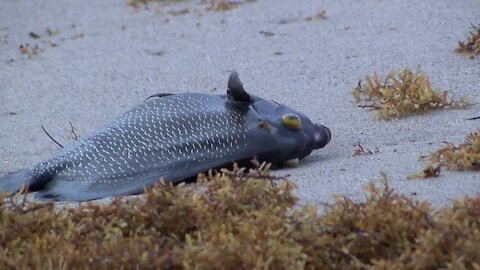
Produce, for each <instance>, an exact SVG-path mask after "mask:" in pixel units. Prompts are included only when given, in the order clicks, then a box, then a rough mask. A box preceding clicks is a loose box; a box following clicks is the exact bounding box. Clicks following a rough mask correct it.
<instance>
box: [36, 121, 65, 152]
mask: <svg viewBox="0 0 480 270" xmlns="http://www.w3.org/2000/svg"><path fill="white" fill-rule="evenodd" d="M41 127H42V129H43V132H45V134H47V136H48V137H49V138H50V140H52V141H53V142H54V143H56V144H57V145H58V146H60V147H61V148H63V145H61V144H60V143H59V142H57V141H56V140H55V139H54V138H53V137H52V136H50V134H48V132H47V131H46V130H45V128H44V127H43V126H41Z"/></svg>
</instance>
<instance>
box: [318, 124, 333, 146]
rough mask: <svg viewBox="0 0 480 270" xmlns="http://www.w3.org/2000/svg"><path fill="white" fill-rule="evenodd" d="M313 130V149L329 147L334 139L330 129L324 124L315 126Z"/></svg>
mask: <svg viewBox="0 0 480 270" xmlns="http://www.w3.org/2000/svg"><path fill="white" fill-rule="evenodd" d="M313 130H314V131H313V134H314V135H313V138H314V144H313V149H320V148H323V147H325V145H327V144H328V143H329V142H330V140H331V139H332V132H331V131H330V129H329V128H327V127H326V126H324V125H322V124H314V125H313Z"/></svg>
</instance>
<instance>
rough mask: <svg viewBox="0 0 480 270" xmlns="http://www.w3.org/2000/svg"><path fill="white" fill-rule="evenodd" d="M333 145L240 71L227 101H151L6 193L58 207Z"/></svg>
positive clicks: (19, 178) (13, 177)
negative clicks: (253, 88) (250, 87)
mask: <svg viewBox="0 0 480 270" xmlns="http://www.w3.org/2000/svg"><path fill="white" fill-rule="evenodd" d="M330 139H331V133H330V130H329V129H328V128H326V127H325V126H323V125H320V124H314V123H312V121H311V120H310V119H309V118H308V117H307V116H305V115H303V114H301V113H299V112H297V111H295V110H293V109H291V108H289V107H287V106H285V105H282V104H279V103H276V102H274V101H270V100H266V99H263V98H261V97H258V96H254V95H251V94H249V93H247V92H246V91H245V89H244V88H243V84H242V82H241V81H240V79H239V76H238V73H236V72H234V73H232V74H231V75H230V78H229V81H228V90H227V94H226V95H212V94H203V93H184V94H156V95H152V96H150V97H149V98H148V99H147V100H146V101H145V102H144V103H142V104H140V105H138V106H137V107H135V108H133V109H132V110H130V111H129V112H127V113H125V114H124V115H123V116H121V117H120V118H118V119H117V120H115V121H113V122H112V123H110V124H109V125H107V126H105V127H103V128H101V129H99V130H98V131H96V132H95V133H93V134H92V135H90V136H89V137H87V138H85V139H83V140H80V141H77V142H75V143H73V144H71V145H69V146H67V147H65V148H63V149H61V150H60V151H58V152H57V153H56V154H55V155H54V156H53V157H51V158H50V159H48V160H45V161H43V162H40V163H39V164H37V165H35V166H33V167H31V168H27V169H24V170H20V171H18V172H13V173H10V174H7V175H5V176H3V177H0V191H8V192H17V191H19V190H20V189H21V188H22V187H23V186H27V187H28V191H29V192H37V193H36V195H35V198H38V199H44V200H45V199H46V200H55V201H86V200H93V199H98V198H103V197H108V196H116V195H129V194H139V193H142V192H143V191H144V188H145V187H149V186H152V185H153V184H154V183H155V182H157V181H159V180H160V179H161V178H163V179H164V180H165V181H167V182H172V183H178V182H181V181H184V180H186V179H189V178H192V177H195V176H196V175H197V174H198V173H201V172H206V171H208V170H209V169H212V168H220V167H223V166H229V165H231V164H232V163H233V162H243V161H249V160H251V159H252V158H257V159H258V160H259V161H266V162H270V163H273V164H277V165H296V164H298V162H299V160H302V159H303V158H305V157H306V156H308V155H309V154H310V153H311V152H312V150H315V149H319V148H322V147H324V146H325V145H326V144H327V143H328V142H329V141H330Z"/></svg>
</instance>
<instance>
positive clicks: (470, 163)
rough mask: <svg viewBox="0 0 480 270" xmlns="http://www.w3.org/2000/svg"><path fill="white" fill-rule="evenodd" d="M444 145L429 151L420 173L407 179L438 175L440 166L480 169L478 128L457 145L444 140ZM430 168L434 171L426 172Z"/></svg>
mask: <svg viewBox="0 0 480 270" xmlns="http://www.w3.org/2000/svg"><path fill="white" fill-rule="evenodd" d="M443 143H444V146H443V147H442V148H440V149H438V150H436V151H435V152H434V153H431V154H430V156H429V160H428V161H427V164H426V166H425V169H424V170H423V172H421V173H417V174H414V175H411V176H409V179H414V178H428V177H434V176H438V175H439V174H440V168H446V169H447V170H457V171H458V170H471V171H478V170H480V129H478V130H477V131H476V132H472V133H470V134H468V135H467V136H466V138H465V141H464V142H463V143H461V144H460V145H458V146H455V145H454V144H453V143H451V142H447V141H444V142H443ZM432 168H435V169H436V173H433V174H432V173H428V172H429V171H431V169H432Z"/></svg>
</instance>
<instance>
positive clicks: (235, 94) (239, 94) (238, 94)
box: [227, 71, 252, 102]
mask: <svg viewBox="0 0 480 270" xmlns="http://www.w3.org/2000/svg"><path fill="white" fill-rule="evenodd" d="M227 95H228V97H229V98H230V99H231V100H233V101H240V102H250V101H252V98H251V97H250V95H249V94H248V93H247V91H245V89H243V83H242V81H240V77H239V76H238V73H237V72H236V71H234V72H232V73H231V74H230V77H228V89H227Z"/></svg>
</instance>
